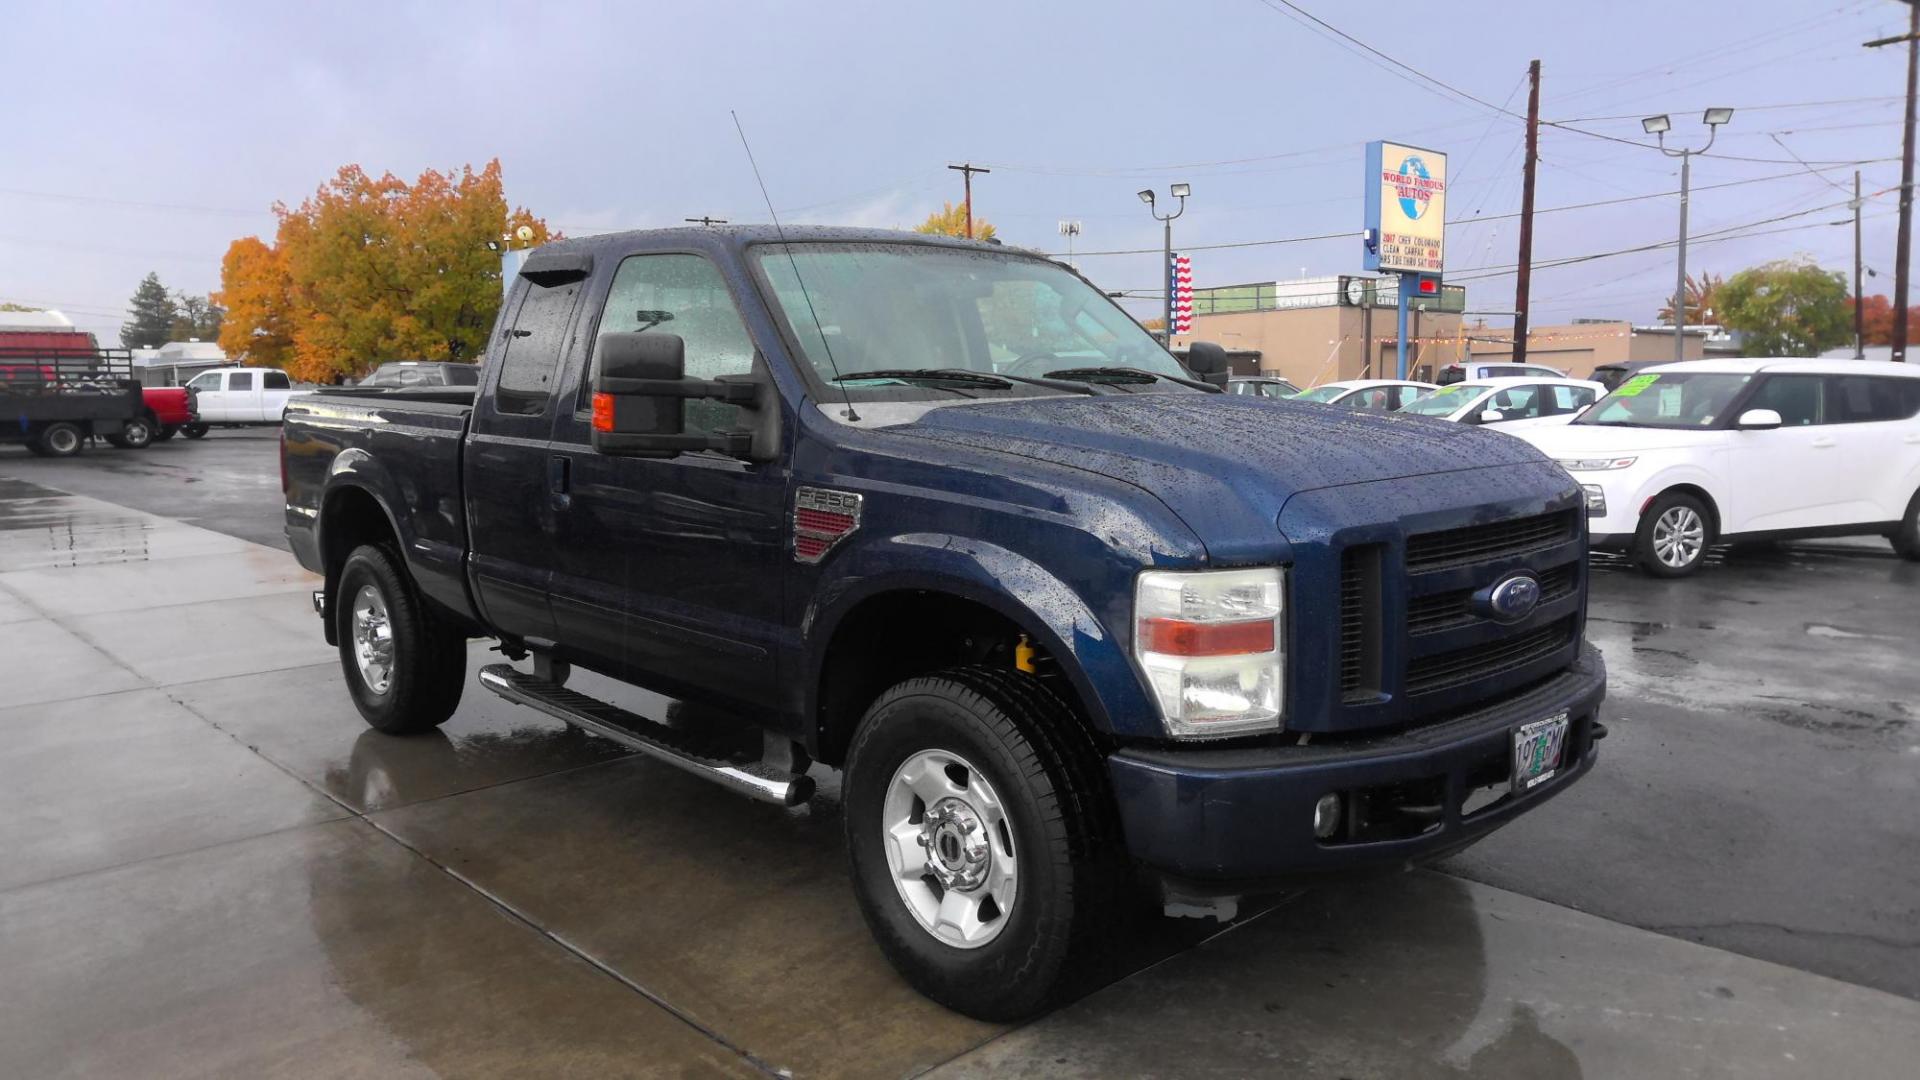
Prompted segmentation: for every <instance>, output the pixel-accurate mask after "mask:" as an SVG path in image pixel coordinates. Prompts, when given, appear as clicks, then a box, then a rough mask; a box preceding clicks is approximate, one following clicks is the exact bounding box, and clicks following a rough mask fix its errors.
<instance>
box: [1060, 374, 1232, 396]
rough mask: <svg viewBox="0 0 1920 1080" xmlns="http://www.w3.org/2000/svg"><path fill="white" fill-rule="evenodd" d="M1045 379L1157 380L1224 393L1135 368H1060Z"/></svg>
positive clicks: (1175, 376) (1199, 382)
mask: <svg viewBox="0 0 1920 1080" xmlns="http://www.w3.org/2000/svg"><path fill="white" fill-rule="evenodd" d="M1047 378H1049V379H1072V380H1074V381H1076V382H1124V383H1150V382H1154V381H1155V380H1158V379H1165V380H1167V381H1168V382H1170V383H1179V384H1180V385H1181V386H1191V387H1193V388H1194V389H1195V390H1205V391H1206V392H1208V393H1210V394H1219V393H1224V391H1222V390H1221V389H1220V388H1219V387H1217V386H1215V385H1213V384H1212V383H1205V382H1201V381H1199V380H1198V379H1183V378H1181V377H1180V376H1178V375H1163V374H1161V373H1160V372H1158V371H1148V370H1147V369H1146V368H1137V367H1077V368H1061V369H1060V370H1059V371H1049V372H1047Z"/></svg>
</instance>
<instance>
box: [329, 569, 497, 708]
mask: <svg viewBox="0 0 1920 1080" xmlns="http://www.w3.org/2000/svg"><path fill="white" fill-rule="evenodd" d="M333 611H334V619H335V620H336V621H335V623H334V629H335V637H336V639H337V640H338V641H339V643H340V645H339V648H340V669H341V671H342V672H343V673H344V674H345V675H346V679H347V689H348V690H349V691H350V692H351V693H352V694H353V703H354V705H355V706H356V707H357V708H358V709H359V710H360V715H361V716H362V717H364V718H365V719H366V721H367V723H368V724H369V725H371V726H372V727H374V728H375V729H376V730H379V731H384V732H386V733H387V734H389V735H410V734H413V733H415V732H421V731H430V730H432V729H433V728H436V727H439V726H440V725H441V724H443V723H445V722H446V720H447V718H448V717H449V716H452V715H453V710H454V709H455V708H456V707H458V706H459V704H460V691H461V688H462V686H463V685H464V683H465V682H466V674H467V642H466V639H465V638H463V637H461V636H460V635H459V634H457V633H454V632H451V631H448V630H447V629H445V628H443V627H441V626H440V625H439V624H438V621H437V620H436V619H435V618H434V617H433V614H432V613H431V612H430V611H428V610H427V608H426V606H425V605H424V604H423V603H421V601H420V598H419V597H418V596H417V595H416V594H415V592H414V590H413V585H412V582H410V581H408V580H407V577H406V572H405V571H404V570H403V569H402V568H401V566H400V563H399V562H398V560H397V559H396V558H395V557H394V555H393V554H392V553H391V552H389V551H388V550H387V549H385V548H383V547H378V546H376V545H373V544H366V545H363V546H361V547H358V548H355V549H354V551H353V554H351V555H348V556H347V561H346V564H345V565H344V566H342V567H341V569H340V578H339V584H338V585H337V586H336V591H335V594H334V596H333Z"/></svg>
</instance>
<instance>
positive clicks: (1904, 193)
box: [1866, 0, 1920, 363]
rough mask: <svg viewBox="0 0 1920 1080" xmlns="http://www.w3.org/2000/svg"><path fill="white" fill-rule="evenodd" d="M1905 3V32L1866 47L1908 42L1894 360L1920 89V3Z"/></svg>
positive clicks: (1900, 330)
mask: <svg viewBox="0 0 1920 1080" xmlns="http://www.w3.org/2000/svg"><path fill="white" fill-rule="evenodd" d="M1901 3H1904V4H1906V5H1907V32H1906V33H1904V34H1901V35H1900V36H1898V37H1890V38H1880V39H1879V40H1877V41H1869V42H1867V43H1866V47H1867V48H1869V49H1877V48H1879V47H1880V46H1882V45H1894V44H1897V43H1899V42H1902V41H1904V42H1906V43H1907V118H1906V122H1905V126H1904V127H1902V128H1901V139H1902V141H1901V148H1900V235H1899V236H1897V237H1895V239H1894V255H1893V357H1892V358H1893V360H1894V362H1896V363H1903V362H1905V361H1906V359H1907V260H1908V258H1909V257H1910V256H1911V255H1912V254H1913V104H1914V91H1915V90H1916V89H1920V3H1917V2H1916V0H1901Z"/></svg>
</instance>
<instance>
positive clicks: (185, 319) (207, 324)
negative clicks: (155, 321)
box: [169, 293, 227, 341]
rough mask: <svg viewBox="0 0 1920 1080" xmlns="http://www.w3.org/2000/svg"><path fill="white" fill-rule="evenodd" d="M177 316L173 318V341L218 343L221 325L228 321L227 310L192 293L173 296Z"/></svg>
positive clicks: (171, 337) (171, 336)
mask: <svg viewBox="0 0 1920 1080" xmlns="http://www.w3.org/2000/svg"><path fill="white" fill-rule="evenodd" d="M173 303H174V308H175V311H176V314H175V315H174V317H173V330H172V332H171V333H170V334H169V339H170V340H172V341H216V340H218V339H219V337H220V324H221V323H222V322H224V321H225V320H226V317H227V312H226V309H225V308H223V307H221V306H220V305H218V304H215V303H213V302H212V301H210V300H208V299H207V298H206V297H204V296H195V295H193V294H192V293H175V294H173Z"/></svg>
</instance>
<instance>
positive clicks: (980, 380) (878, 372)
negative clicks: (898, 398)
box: [829, 368, 1099, 394]
mask: <svg viewBox="0 0 1920 1080" xmlns="http://www.w3.org/2000/svg"><path fill="white" fill-rule="evenodd" d="M861 379H898V380H900V381H901V382H911V381H914V380H918V381H920V382H932V383H950V384H954V385H966V386H972V387H977V388H982V389H994V390H1010V389H1012V388H1013V384H1015V383H1024V384H1026V385H1028V386H1044V387H1046V388H1047V389H1049V390H1059V391H1062V392H1064V393H1068V394H1097V393H1099V391H1097V390H1095V389H1093V388H1092V387H1090V386H1085V385H1082V384H1080V383H1077V382H1062V381H1060V380H1058V379H1036V378H1032V377H1029V376H1026V375H1001V374H998V373H996V372H991V371H971V370H969V369H967V368H877V369H875V370H873V371H852V372H848V373H847V374H845V375H836V376H834V377H833V378H832V379H831V380H829V381H830V382H857V381H859V380H861Z"/></svg>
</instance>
